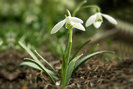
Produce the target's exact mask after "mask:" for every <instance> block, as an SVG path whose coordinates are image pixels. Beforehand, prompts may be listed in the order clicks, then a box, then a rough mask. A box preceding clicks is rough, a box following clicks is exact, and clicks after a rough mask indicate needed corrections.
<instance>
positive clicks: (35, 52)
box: [35, 50, 57, 73]
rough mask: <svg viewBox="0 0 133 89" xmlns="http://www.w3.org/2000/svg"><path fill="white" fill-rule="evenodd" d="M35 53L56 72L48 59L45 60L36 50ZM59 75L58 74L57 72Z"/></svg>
mask: <svg viewBox="0 0 133 89" xmlns="http://www.w3.org/2000/svg"><path fill="white" fill-rule="evenodd" d="M35 53H36V54H37V55H38V56H39V57H40V58H41V59H42V60H43V61H44V62H45V63H46V64H47V65H48V66H49V67H50V68H51V69H52V70H53V71H54V72H56V70H55V69H54V68H53V66H52V65H51V64H50V63H48V61H47V60H46V59H44V58H43V57H42V56H41V55H40V54H39V53H38V52H37V51H36V50H35ZM56 73H57V72H56Z"/></svg>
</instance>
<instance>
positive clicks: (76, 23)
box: [51, 11, 85, 34]
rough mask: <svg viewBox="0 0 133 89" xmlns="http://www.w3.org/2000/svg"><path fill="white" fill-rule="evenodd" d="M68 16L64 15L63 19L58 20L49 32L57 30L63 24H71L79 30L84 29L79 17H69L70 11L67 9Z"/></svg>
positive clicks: (52, 32)
mask: <svg viewBox="0 0 133 89" xmlns="http://www.w3.org/2000/svg"><path fill="white" fill-rule="evenodd" d="M68 14H69V16H68V17H66V18H65V19H64V20H61V21H60V22H58V23H57V24H56V25H55V26H54V27H53V29H52V30H51V34H54V33H56V32H57V31H59V30H60V28H62V27H63V26H64V25H65V24H70V25H72V26H73V27H74V28H77V29H79V30H82V31H85V28H84V26H83V25H82V23H83V21H82V20H81V19H80V18H77V17H71V14H70V12H69V11H68Z"/></svg>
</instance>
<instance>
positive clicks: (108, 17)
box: [102, 14, 117, 24]
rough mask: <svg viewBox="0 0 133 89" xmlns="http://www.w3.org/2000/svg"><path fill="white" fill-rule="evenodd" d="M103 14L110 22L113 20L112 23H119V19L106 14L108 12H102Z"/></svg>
mask: <svg viewBox="0 0 133 89" xmlns="http://www.w3.org/2000/svg"><path fill="white" fill-rule="evenodd" d="M102 16H103V17H104V18H106V19H107V20H108V21H109V22H111V23H112V24H117V21H116V20H115V19H114V18H113V17H111V16H109V15H106V14H102Z"/></svg>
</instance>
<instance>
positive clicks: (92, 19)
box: [85, 12, 117, 28]
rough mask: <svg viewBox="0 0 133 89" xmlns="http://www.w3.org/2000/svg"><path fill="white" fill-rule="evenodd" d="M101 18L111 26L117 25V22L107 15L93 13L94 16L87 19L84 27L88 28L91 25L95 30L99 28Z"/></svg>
mask: <svg viewBox="0 0 133 89" xmlns="http://www.w3.org/2000/svg"><path fill="white" fill-rule="evenodd" d="M102 17H104V18H105V19H107V20H108V21H109V22H110V23H112V24H117V21H116V20H115V19H114V18H113V17H111V16H109V15H107V14H103V13H100V12H97V13H95V14H94V15H92V16H90V17H89V18H88V20H87V21H86V24H85V26H86V27H88V26H90V25H92V24H93V25H94V27H95V28H99V27H100V26H101V24H102V22H103V18H102Z"/></svg>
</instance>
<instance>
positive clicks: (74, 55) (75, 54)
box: [71, 40, 91, 60]
mask: <svg viewBox="0 0 133 89" xmlns="http://www.w3.org/2000/svg"><path fill="white" fill-rule="evenodd" d="M90 41H91V40H88V41H86V42H85V43H83V44H82V45H81V46H80V47H79V48H78V50H77V51H76V52H75V53H74V54H73V56H72V58H71V60H73V58H75V57H76V56H77V54H78V53H79V51H80V50H81V49H82V48H83V47H84V46H85V45H86V44H88V43H89V42H90Z"/></svg>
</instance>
